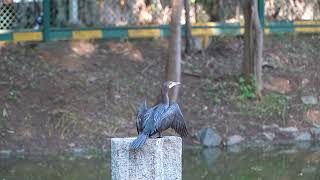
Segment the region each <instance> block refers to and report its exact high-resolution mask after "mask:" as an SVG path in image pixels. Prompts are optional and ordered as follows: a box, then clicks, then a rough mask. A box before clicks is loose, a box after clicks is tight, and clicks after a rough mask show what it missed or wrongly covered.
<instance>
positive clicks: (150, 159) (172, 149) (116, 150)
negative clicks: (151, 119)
mask: <svg viewBox="0 0 320 180" xmlns="http://www.w3.org/2000/svg"><path fill="white" fill-rule="evenodd" d="M134 139H135V138H112V139H111V161H112V162H111V164H112V180H147V179H148V180H150V179H152V180H181V179H182V177H181V176H182V164H181V163H182V157H181V156H182V140H181V138H180V137H175V136H165V137H163V138H154V139H151V138H149V139H148V140H147V142H146V144H145V145H144V146H143V147H142V148H141V149H138V150H129V145H130V143H131V142H132V141H133V140H134Z"/></svg>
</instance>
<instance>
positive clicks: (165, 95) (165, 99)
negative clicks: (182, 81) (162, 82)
mask: <svg viewBox="0 0 320 180" xmlns="http://www.w3.org/2000/svg"><path fill="white" fill-rule="evenodd" d="M162 103H163V104H165V105H166V106H169V95H168V89H167V88H163V89H162Z"/></svg>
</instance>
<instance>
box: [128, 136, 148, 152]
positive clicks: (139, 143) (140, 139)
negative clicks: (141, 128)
mask: <svg viewBox="0 0 320 180" xmlns="http://www.w3.org/2000/svg"><path fill="white" fill-rule="evenodd" d="M147 138H148V135H146V134H143V133H141V134H140V135H139V136H138V137H137V139H135V140H134V141H133V142H132V143H131V144H130V149H139V148H140V147H142V146H143V145H144V143H145V142H146V140H147Z"/></svg>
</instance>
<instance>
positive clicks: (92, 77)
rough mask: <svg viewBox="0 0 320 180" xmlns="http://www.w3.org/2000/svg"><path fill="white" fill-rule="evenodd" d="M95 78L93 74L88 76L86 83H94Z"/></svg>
mask: <svg viewBox="0 0 320 180" xmlns="http://www.w3.org/2000/svg"><path fill="white" fill-rule="evenodd" d="M96 80H97V77H95V76H90V77H89V78H88V79H87V82H88V84H92V83H94V82H95V81H96Z"/></svg>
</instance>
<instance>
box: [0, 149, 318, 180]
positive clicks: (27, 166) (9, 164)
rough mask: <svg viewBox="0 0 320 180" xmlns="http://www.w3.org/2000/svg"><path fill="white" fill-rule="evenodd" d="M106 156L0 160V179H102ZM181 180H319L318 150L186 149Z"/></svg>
mask: <svg viewBox="0 0 320 180" xmlns="http://www.w3.org/2000/svg"><path fill="white" fill-rule="evenodd" d="M109 154H110V153H108V155H106V157H90V156H81V157H80V156H76V157H75V156H69V157H67V156H58V157H50V156H27V157H16V158H13V157H11V158H0V180H100V179H101V180H102V179H103V180H107V179H111V178H110V177H111V169H110V168H111V165H110V156H109ZM183 179H184V180H196V179H205V180H209V179H210V180H215V179H216V180H220V179H221V180H251V179H252V180H295V179H297V180H300V179H306V180H320V147H308V148H306V147H305V146H301V145H300V146H289V147H288V146H270V147H264V148H245V149H240V148H231V149H228V150H225V151H220V150H219V149H187V150H184V152H183Z"/></svg>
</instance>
